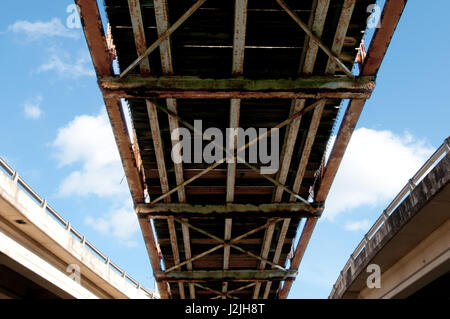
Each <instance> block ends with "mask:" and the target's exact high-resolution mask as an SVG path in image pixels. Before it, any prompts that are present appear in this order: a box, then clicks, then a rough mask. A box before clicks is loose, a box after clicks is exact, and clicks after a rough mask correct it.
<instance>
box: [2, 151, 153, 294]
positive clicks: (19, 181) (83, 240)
mask: <svg viewBox="0 0 450 319" xmlns="http://www.w3.org/2000/svg"><path fill="white" fill-rule="evenodd" d="M0 168H2V169H3V171H4V172H5V173H6V174H8V175H9V176H10V177H11V179H12V180H13V181H14V182H15V183H17V184H18V185H19V186H21V188H22V189H23V190H24V191H25V192H26V193H27V194H28V195H29V196H30V197H31V198H32V199H34V200H35V201H36V202H37V203H38V204H39V205H40V206H41V207H42V208H44V211H45V212H46V213H47V214H49V215H50V216H51V217H53V218H55V219H56V221H58V222H59V224H60V225H61V226H62V227H64V228H65V229H66V230H67V231H68V232H70V234H71V235H73V236H74V237H75V238H77V239H78V240H79V241H80V243H81V244H82V245H83V246H85V247H87V248H88V249H89V250H90V251H91V252H92V253H93V254H94V255H95V256H96V257H97V258H99V259H100V260H101V261H102V262H104V263H105V264H107V265H108V266H109V267H110V268H111V269H113V270H114V271H116V272H118V273H119V274H120V275H121V276H122V277H123V278H125V280H127V281H128V282H130V283H131V284H133V285H134V286H136V288H138V289H141V290H143V291H144V292H145V293H147V294H148V295H149V296H150V297H151V298H152V299H157V298H159V297H158V296H157V294H155V293H154V292H152V291H150V290H148V289H147V288H145V287H143V286H141V284H140V283H139V282H137V281H136V280H135V279H134V278H133V277H131V276H130V275H128V274H127V273H126V272H125V270H123V269H121V268H120V267H119V266H117V265H116V264H115V263H114V262H112V261H111V260H110V259H109V258H108V257H107V256H106V255H105V254H103V253H102V252H101V251H100V250H99V249H98V248H96V247H95V246H94V245H93V244H92V243H91V242H90V241H88V240H87V239H86V238H85V237H84V236H83V235H82V234H81V233H80V232H79V231H77V230H76V229H75V228H73V227H72V225H71V224H70V223H69V222H68V221H67V220H65V219H64V218H63V217H62V216H61V215H60V214H58V212H57V211H56V210H55V209H53V208H52V207H51V206H50V205H49V204H48V203H47V201H46V200H45V199H43V198H42V197H41V196H39V195H38V194H37V193H36V192H35V191H34V189H33V188H31V186H29V185H28V184H27V183H26V182H25V181H24V180H23V179H22V178H21V177H20V176H19V174H18V173H17V171H15V170H13V169H12V168H11V166H9V165H8V163H6V161H5V160H4V159H3V158H1V157H0Z"/></svg>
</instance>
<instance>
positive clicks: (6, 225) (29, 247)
mask: <svg viewBox="0 0 450 319" xmlns="http://www.w3.org/2000/svg"><path fill="white" fill-rule="evenodd" d="M0 168H1V169H0V298H21V299H22V298H33V299H41V298H71V299H72V298H77V299H78V298H82V299H98V298H101V299H103V298H106V299H110V298H121V299H126V298H140V299H148V298H155V297H156V296H155V295H153V293H151V292H150V291H148V290H146V289H145V288H143V287H141V286H140V284H139V283H138V282H136V281H135V280H134V279H133V278H132V277H130V276H129V275H127V274H126V273H125V271H123V270H122V269H120V268H119V267H118V266H117V265H115V264H114V263H113V262H111V261H110V260H109V258H108V257H106V256H105V255H104V254H102V253H101V252H100V251H99V250H98V249H97V248H95V246H94V245H92V244H91V243H90V242H89V241H88V240H86V238H85V237H84V236H82V235H81V234H80V233H79V232H78V231H77V230H76V229H74V228H73V227H72V226H71V225H70V223H69V222H67V221H66V220H65V219H64V218H62V217H61V216H60V215H59V214H58V213H57V212H56V211H55V210H54V209H53V208H52V207H51V206H49V205H48V204H47V202H46V201H45V200H44V199H43V198H41V197H40V196H39V195H38V194H37V193H36V192H35V191H34V190H33V189H32V188H31V187H30V186H29V185H28V184H27V183H26V182H25V181H24V180H23V179H22V178H21V177H19V175H18V174H17V172H15V171H14V170H13V169H12V168H11V167H10V166H9V165H8V164H7V163H6V162H5V161H3V159H1V158H0Z"/></svg>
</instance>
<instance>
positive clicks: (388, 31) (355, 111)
mask: <svg viewBox="0 0 450 319" xmlns="http://www.w3.org/2000/svg"><path fill="white" fill-rule="evenodd" d="M405 5H406V0H387V1H386V3H385V6H384V9H383V14H382V18H381V28H379V29H377V30H376V31H375V34H374V36H373V39H372V42H371V45H370V48H369V51H368V53H367V57H366V60H365V64H364V65H363V66H362V69H361V75H372V76H375V75H376V74H377V72H378V70H379V68H380V66H381V62H382V61H383V58H384V55H385V53H386V50H387V48H388V46H389V44H390V41H391V39H392V36H393V34H394V31H395V29H396V27H397V24H398V22H399V20H400V17H401V15H402V12H403V10H404V8H405ZM364 104H365V100H352V101H350V103H349V105H348V107H347V110H346V112H345V115H344V118H343V120H342V123H341V126H340V128H339V132H338V134H337V137H336V141H335V143H334V146H333V149H332V150H331V153H330V157H329V159H328V162H327V165H326V168H325V171H324V174H323V177H322V181H321V183H320V186H319V191H318V192H317V195H316V201H318V202H320V201H325V200H326V198H327V196H328V193H329V191H330V188H331V185H332V183H333V180H334V178H335V176H336V173H337V170H338V168H339V166H340V163H341V161H342V158H343V156H344V153H345V150H346V149H347V146H348V143H349V142H350V138H351V136H352V134H353V131H354V129H355V126H356V123H357V121H358V119H359V116H360V114H361V112H362V109H363V107H364ZM316 223H317V220H316V219H314V218H310V219H308V220H307V221H306V224H305V227H304V229H303V231H302V235H301V237H300V240H299V242H298V245H297V248H296V250H295V253H294V258H293V261H292V263H291V270H292V269H298V266H299V265H300V262H301V259H302V257H303V255H304V253H305V250H306V247H307V245H308V242H309V240H310V238H311V235H312V233H313V231H314V227H315V225H316ZM295 267H296V268H295ZM291 287H292V281H289V280H288V281H285V283H284V285H283V288H282V289H281V290H280V291H279V293H278V297H279V298H280V299H284V298H286V297H287V295H288V294H289V291H290V289H291Z"/></svg>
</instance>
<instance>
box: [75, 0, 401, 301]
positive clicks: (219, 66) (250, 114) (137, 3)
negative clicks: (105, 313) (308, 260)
mask: <svg viewBox="0 0 450 319" xmlns="http://www.w3.org/2000/svg"><path fill="white" fill-rule="evenodd" d="M76 4H77V5H78V7H79V10H80V16H81V21H82V24H83V29H84V34H85V36H86V40H87V44H88V47H89V50H90V53H91V57H92V61H93V64H94V67H95V70H96V73H97V77H98V83H99V87H100V89H101V92H102V94H103V98H104V102H105V105H106V108H107V111H108V115H109V119H110V122H111V126H112V129H113V133H114V137H115V140H116V143H117V146H118V149H119V152H120V155H121V159H122V163H123V167H124V170H125V174H126V178H127V181H128V185H129V188H130V191H131V196H132V198H133V202H134V206H135V210H136V214H137V216H138V219H139V224H140V226H141V230H142V234H143V237H144V240H145V244H146V247H147V251H148V254H149V256H150V261H151V265H152V268H153V273H154V276H155V279H156V281H157V284H158V290H159V292H160V295H161V297H162V298H264V299H267V298H269V299H273V298H286V297H287V296H288V294H289V291H290V289H291V286H292V283H293V281H294V280H295V278H296V276H297V272H298V268H299V265H300V262H301V260H302V258H303V255H304V253H305V250H306V247H307V245H308V242H309V239H310V237H311V235H312V233H313V230H314V228H315V226H316V223H317V220H318V218H319V217H320V216H321V214H322V211H323V209H324V207H325V200H326V198H327V195H328V193H329V190H330V187H331V185H332V183H333V179H334V177H335V175H336V172H337V170H338V168H339V165H340V163H341V160H342V158H343V156H344V153H345V150H346V147H347V145H348V143H349V140H350V138H351V136H352V133H353V130H354V128H355V126H356V123H357V121H358V118H359V116H360V114H361V111H362V109H363V107H364V104H365V101H366V100H367V99H368V98H370V96H371V94H372V91H373V89H374V87H375V80H376V75H377V73H378V70H379V68H380V65H381V62H382V60H383V58H384V55H385V53H386V51H387V48H388V46H389V43H390V41H391V37H392V36H393V33H394V31H395V29H396V26H397V24H398V21H399V19H400V16H401V15H402V12H403V10H404V7H405V5H406V0H386V2H385V5H384V8H381V9H382V14H381V20H380V27H379V28H377V29H376V30H375V33H374V36H373V38H372V41H371V43H370V46H369V49H368V50H367V51H366V50H365V47H364V43H363V41H362V38H363V35H364V31H365V30H366V28H367V22H368V21H370V19H369V20H368V18H369V16H370V15H371V13H370V12H368V7H369V6H371V5H373V4H375V0H336V1H335V0H306V1H288V0H258V1H256V0H228V1H224V0H220V1H219V0H198V1H195V0H183V1H181V0H180V1H175V0H173V1H168V0H104V5H105V9H106V14H107V19H108V27H107V32H106V33H105V32H104V27H103V23H102V21H101V18H100V12H99V9H98V6H97V2H96V1H93V0H76ZM114 58H117V61H118V64H119V68H120V74H115V73H114V71H113V59H114ZM355 61H356V62H358V66H359V73H358V75H354V74H353V73H352V67H353V65H354V63H355ZM121 99H125V100H124V101H126V102H125V103H127V104H128V107H129V112H130V116H131V121H132V127H131V128H130V131H131V132H132V133H131V137H130V135H129V133H128V128H127V124H126V121H125V116H124V113H123V109H122V104H121ZM344 100H348V106H347V108H346V110H345V113H344V114H343V119H342V123H341V124H340V127H339V129H338V131H337V132H336V140H335V143H334V145H333V147H332V149H331V151H330V155H329V158H328V160H327V161H325V153H326V149H327V143H328V141H329V139H330V136H331V134H332V132H333V126H334V125H335V122H336V118H337V115H338V112H339V109H340V105H341V104H342V102H343V101H344ZM194 120H202V121H203V127H204V128H207V127H216V128H219V129H220V130H222V131H223V132H224V134H225V129H226V128H238V127H241V128H243V129H247V128H278V129H279V134H280V146H279V153H280V162H279V169H278V171H277V172H276V173H273V174H261V172H260V167H261V166H263V164H262V163H252V164H251V163H248V160H246V159H247V158H248V157H246V158H245V159H244V160H245V161H236V156H237V155H236V154H237V151H238V150H237V149H236V146H235V145H234V147H233V149H227V150H226V152H228V153H227V155H228V156H230V158H231V161H225V158H223V160H220V161H218V162H214V163H212V164H207V163H205V162H202V163H174V161H172V158H171V150H172V147H173V146H174V145H175V144H177V143H178V142H180V140H179V139H178V138H172V137H171V132H173V131H174V130H176V129H177V128H187V129H189V130H191V132H192V133H194V127H193V124H194ZM269 132H270V131H269ZM195 133H198V132H195ZM263 139H269V136H268V135H264V134H262V135H260V136H258V137H256V138H255V139H253V140H252V141H248V143H247V144H246V145H245V146H244V147H243V148H242V149H239V150H240V151H243V150H245V149H246V148H249V147H250V145H251V144H252V143H255V142H258V141H261V140H263ZM205 144H206V141H205ZM297 232H299V234H298V236H297V237H298V241H296V240H295V239H296V238H297V237H296V235H297Z"/></svg>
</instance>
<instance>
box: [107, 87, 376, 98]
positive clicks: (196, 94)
mask: <svg viewBox="0 0 450 319" xmlns="http://www.w3.org/2000/svg"><path fill="white" fill-rule="evenodd" d="M103 92H104V94H105V95H106V96H107V97H111V98H119V97H122V98H151V99H167V98H174V99H288V100H292V99H315V100H321V99H368V98H370V96H371V95H372V90H369V89H367V90H364V91H363V92H349V91H343V92H336V91H324V92H313V93H308V92H304V91H303V92H242V91H227V92H223V91H160V90H145V92H142V91H136V90H110V89H103Z"/></svg>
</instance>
